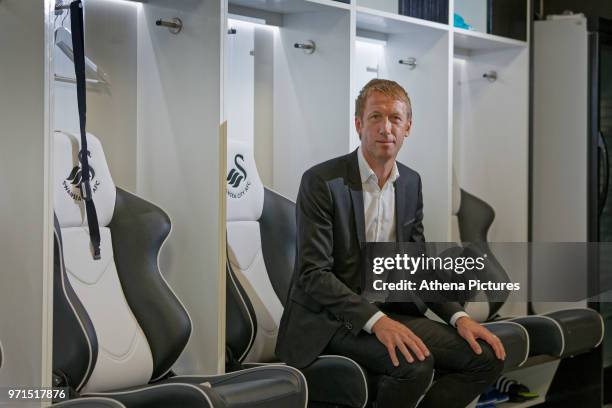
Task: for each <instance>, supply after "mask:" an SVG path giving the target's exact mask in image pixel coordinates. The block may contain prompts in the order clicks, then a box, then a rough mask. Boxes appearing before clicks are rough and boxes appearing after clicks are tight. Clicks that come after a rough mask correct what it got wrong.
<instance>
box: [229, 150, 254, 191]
mask: <svg viewBox="0 0 612 408" xmlns="http://www.w3.org/2000/svg"><path fill="white" fill-rule="evenodd" d="M240 162H242V165H241V164H240ZM243 165H244V156H243V155H241V154H236V156H234V167H232V169H231V170H230V171H229V173H228V174H227V179H226V180H227V196H228V197H230V198H241V197H242V196H243V195H244V194H245V193H246V192H247V191H249V188H250V187H251V182H250V181H249V180H247V172H246V170H245V169H244V167H242V166H243Z"/></svg>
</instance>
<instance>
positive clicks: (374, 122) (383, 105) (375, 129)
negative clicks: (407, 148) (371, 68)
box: [355, 91, 412, 164]
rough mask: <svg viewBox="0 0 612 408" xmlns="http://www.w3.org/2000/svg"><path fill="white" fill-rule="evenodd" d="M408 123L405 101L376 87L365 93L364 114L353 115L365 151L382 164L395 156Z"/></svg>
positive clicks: (408, 131)
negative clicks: (367, 93)
mask: <svg viewBox="0 0 612 408" xmlns="http://www.w3.org/2000/svg"><path fill="white" fill-rule="evenodd" d="M411 126H412V121H410V120H408V107H407V106H406V103H404V102H403V101H401V100H398V99H395V98H393V97H392V96H387V95H385V94H383V93H380V92H376V91H374V92H371V93H370V94H369V95H368V97H367V99H366V103H365V108H364V110H363V116H362V117H355V128H356V129H357V133H359V137H360V139H361V149H362V150H363V152H364V155H365V156H366V158H368V159H371V160H375V161H376V162H378V163H381V164H383V163H386V162H388V161H389V160H395V157H396V156H397V153H398V152H399V150H400V148H401V147H402V144H403V143H404V138H406V137H407V136H408V134H409V133H410V127H411Z"/></svg>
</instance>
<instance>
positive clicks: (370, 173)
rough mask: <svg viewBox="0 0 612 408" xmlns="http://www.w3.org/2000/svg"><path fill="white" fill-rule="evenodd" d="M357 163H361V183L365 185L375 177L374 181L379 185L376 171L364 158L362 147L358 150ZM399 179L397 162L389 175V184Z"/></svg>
mask: <svg viewBox="0 0 612 408" xmlns="http://www.w3.org/2000/svg"><path fill="white" fill-rule="evenodd" d="M357 161H358V163H359V176H360V177H361V182H362V183H365V182H366V181H368V180H369V179H370V178H371V177H374V181H376V182H377V183H378V177H377V176H376V173H374V170H372V168H371V167H370V165H369V164H368V162H367V160H366V159H365V157H364V156H363V151H362V150H361V146H359V148H358V149H357ZM398 177H399V170H398V168H397V162H395V161H394V162H393V170H391V175H389V179H388V180H387V182H391V183H394V182H395V180H397V178H398Z"/></svg>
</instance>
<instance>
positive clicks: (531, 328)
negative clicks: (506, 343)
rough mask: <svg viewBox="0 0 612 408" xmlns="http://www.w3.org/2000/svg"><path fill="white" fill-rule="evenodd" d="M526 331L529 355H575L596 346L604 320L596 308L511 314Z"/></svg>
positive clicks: (599, 340)
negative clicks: (537, 313)
mask: <svg viewBox="0 0 612 408" xmlns="http://www.w3.org/2000/svg"><path fill="white" fill-rule="evenodd" d="M511 321H513V322H516V323H519V324H520V325H522V326H523V327H525V329H526V330H527V332H528V333H529V338H530V343H531V346H530V353H529V354H530V355H531V356H536V355H542V354H546V355H551V356H554V357H561V358H563V357H568V356H575V355H577V354H581V353H584V352H587V351H589V350H592V349H594V348H596V347H597V346H599V344H601V342H602V340H603V336H604V323H603V319H602V317H601V315H600V314H599V313H597V312H596V311H595V310H592V309H586V308H576V309H566V310H559V311H556V312H551V313H546V314H542V315H532V316H524V317H517V318H513V319H512V320H511Z"/></svg>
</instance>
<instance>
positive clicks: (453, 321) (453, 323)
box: [449, 311, 470, 327]
mask: <svg viewBox="0 0 612 408" xmlns="http://www.w3.org/2000/svg"><path fill="white" fill-rule="evenodd" d="M462 317H470V315H469V314H467V313H466V312H464V311H459V312H456V313H455V314H454V315H452V316H451V318H450V320H449V323H450V325H451V326H453V327H457V322H458V321H459V319H461V318H462Z"/></svg>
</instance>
